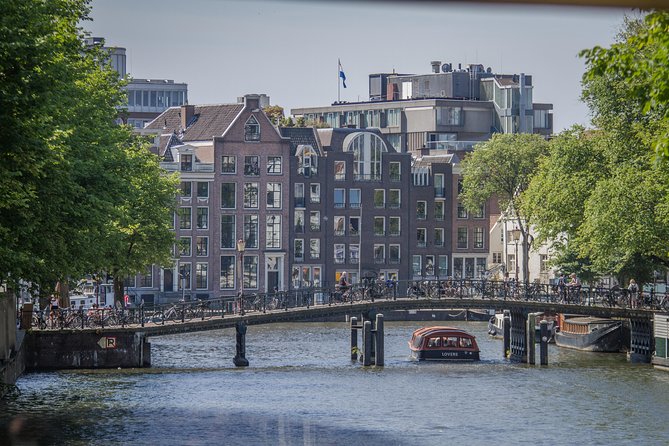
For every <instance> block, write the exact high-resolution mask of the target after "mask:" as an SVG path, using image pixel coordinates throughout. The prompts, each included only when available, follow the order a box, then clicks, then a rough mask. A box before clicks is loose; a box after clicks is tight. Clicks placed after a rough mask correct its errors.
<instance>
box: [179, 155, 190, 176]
mask: <svg viewBox="0 0 669 446" xmlns="http://www.w3.org/2000/svg"><path fill="white" fill-rule="evenodd" d="M181 171H182V172H192V171H193V155H184V154H182V155H181Z"/></svg>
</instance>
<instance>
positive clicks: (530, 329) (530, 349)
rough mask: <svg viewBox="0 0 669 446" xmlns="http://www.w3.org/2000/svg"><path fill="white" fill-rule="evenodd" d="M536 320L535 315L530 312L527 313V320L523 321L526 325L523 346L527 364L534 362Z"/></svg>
mask: <svg viewBox="0 0 669 446" xmlns="http://www.w3.org/2000/svg"><path fill="white" fill-rule="evenodd" d="M536 320H537V316H536V315H535V314H534V313H530V314H528V315H527V322H526V323H525V325H526V330H525V334H526V336H525V340H526V342H525V347H526V348H527V363H528V364H532V365H534V364H536V362H537V361H536V348H535V347H536V345H535V343H536V337H537V331H536Z"/></svg>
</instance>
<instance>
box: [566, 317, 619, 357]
mask: <svg viewBox="0 0 669 446" xmlns="http://www.w3.org/2000/svg"><path fill="white" fill-rule="evenodd" d="M555 344H556V345H557V346H558V347H566V348H571V349H575V350H582V351H586V352H605V353H612V352H619V351H620V350H621V349H622V323H620V322H617V323H615V324H612V325H611V326H610V327H608V328H605V329H602V330H596V331H594V332H592V333H587V334H574V333H566V332H562V331H558V332H557V333H555Z"/></svg>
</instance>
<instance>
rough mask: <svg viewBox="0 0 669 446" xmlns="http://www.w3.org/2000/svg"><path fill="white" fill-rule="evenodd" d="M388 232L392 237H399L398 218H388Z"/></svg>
mask: <svg viewBox="0 0 669 446" xmlns="http://www.w3.org/2000/svg"><path fill="white" fill-rule="evenodd" d="M388 232H389V233H390V235H392V236H398V235H400V217H389V218H388Z"/></svg>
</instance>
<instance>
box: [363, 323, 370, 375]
mask: <svg viewBox="0 0 669 446" xmlns="http://www.w3.org/2000/svg"><path fill="white" fill-rule="evenodd" d="M362 365H364V366H365V367H367V366H370V365H372V323H371V322H370V321H365V323H364V324H363V325H362Z"/></svg>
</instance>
